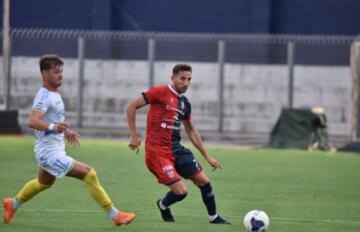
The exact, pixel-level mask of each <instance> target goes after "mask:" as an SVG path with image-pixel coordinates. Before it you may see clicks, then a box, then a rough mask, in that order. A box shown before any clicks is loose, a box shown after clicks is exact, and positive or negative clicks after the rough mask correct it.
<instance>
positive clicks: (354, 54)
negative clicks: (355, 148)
mask: <svg viewBox="0 0 360 232" xmlns="http://www.w3.org/2000/svg"><path fill="white" fill-rule="evenodd" d="M350 66H351V79H352V89H351V104H352V106H351V128H350V136H351V141H352V142H356V141H358V139H359V138H360V128H359V127H360V117H359V116H360V114H359V113H360V112H359V111H360V93H359V88H360V80H359V79H360V36H358V37H357V38H356V39H355V41H354V42H353V43H352V44H351V53H350Z"/></svg>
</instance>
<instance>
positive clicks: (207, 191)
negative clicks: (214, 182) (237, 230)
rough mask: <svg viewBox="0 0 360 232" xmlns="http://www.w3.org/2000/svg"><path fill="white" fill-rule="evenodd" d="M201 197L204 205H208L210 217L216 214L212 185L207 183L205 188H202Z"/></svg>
mask: <svg viewBox="0 0 360 232" xmlns="http://www.w3.org/2000/svg"><path fill="white" fill-rule="evenodd" d="M199 188H200V191H201V196H202V199H203V202H204V204H205V205H206V209H207V211H208V214H209V215H210V216H213V215H215V214H216V203H215V195H214V192H213V190H212V187H211V184H210V183H207V184H206V185H204V186H200V187H199Z"/></svg>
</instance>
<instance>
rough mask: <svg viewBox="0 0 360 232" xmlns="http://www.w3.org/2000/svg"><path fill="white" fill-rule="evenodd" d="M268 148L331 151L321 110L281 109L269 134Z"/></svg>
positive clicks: (324, 117) (324, 118)
mask: <svg viewBox="0 0 360 232" xmlns="http://www.w3.org/2000/svg"><path fill="white" fill-rule="evenodd" d="M268 145H269V147H273V148H301V149H308V148H314V149H324V150H327V149H331V146H330V143H329V140H328V136H327V133H326V116H325V113H324V112H323V110H322V112H321V110H320V111H319V110H317V111H316V110H314V109H283V110H282V111H281V115H280V117H279V119H278V121H277V122H276V124H275V126H274V128H273V129H272V131H271V134H270V141H269V144H268Z"/></svg>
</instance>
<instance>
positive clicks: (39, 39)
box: [0, 0, 360, 146]
mask: <svg viewBox="0 0 360 232" xmlns="http://www.w3.org/2000/svg"><path fill="white" fill-rule="evenodd" d="M0 3H1V6H3V11H1V16H0V18H1V19H2V20H3V21H2V24H1V25H2V31H3V33H2V37H1V42H2V46H3V49H2V54H1V55H2V56H1V60H2V66H1V73H0V75H1V78H0V93H1V94H0V107H1V109H2V114H3V115H4V114H6V115H7V116H3V118H2V120H1V121H2V124H0V126H1V127H2V128H3V132H4V133H10V132H9V131H8V130H9V129H7V128H9V127H12V128H13V131H18V132H19V131H20V130H21V131H22V132H23V133H30V131H29V130H28V129H27V120H28V115H29V112H30V110H31V105H32V101H33V97H34V95H35V93H36V91H37V90H38V88H39V87H40V86H41V76H40V71H39V67H38V60H39V57H40V56H41V55H43V54H50V53H56V54H58V55H60V56H61V57H62V58H63V60H64V62H65V66H64V83H63V85H62V87H61V94H62V97H63V100H64V103H65V108H66V112H67V114H66V116H67V120H68V121H69V122H70V124H72V125H73V126H74V127H76V128H77V129H79V130H80V131H81V133H82V134H85V135H89V136H116V137H121V136H127V135H128V131H127V121H126V119H125V117H124V107H125V106H126V104H128V103H129V101H131V100H132V99H134V98H136V97H138V96H140V94H141V92H143V91H146V90H147V89H148V88H150V87H151V86H155V85H163V84H169V83H170V76H171V69H172V67H173V66H174V65H175V64H177V63H189V64H191V65H192V66H193V80H192V86H191V87H190V89H189V90H188V92H187V93H186V96H187V97H188V98H189V100H190V101H191V102H192V106H193V107H192V108H193V118H194V120H195V123H196V124H197V125H198V129H199V130H200V131H201V132H202V134H203V136H204V138H205V139H209V140H219V141H225V142H226V141H232V142H233V143H234V144H257V145H261V144H266V143H267V141H268V139H269V135H270V133H271V131H272V129H273V128H274V125H275V124H276V122H277V121H278V120H279V117H280V114H281V112H283V111H284V110H288V109H313V108H314V107H320V108H322V109H323V110H324V111H322V112H323V113H321V114H324V115H326V136H327V135H329V138H330V141H331V142H332V143H334V144H336V145H338V146H341V145H343V144H345V143H348V142H351V141H357V139H358V137H359V133H358V131H359V129H358V124H359V123H358V116H357V115H358V110H359V108H360V107H359V103H358V91H357V89H358V78H359V73H360V58H359V51H360V45H359V42H358V41H359V40H358V37H356V36H357V34H359V33H360V27H359V25H360V17H359V9H360V2H359V1H357V0H342V1H338V0H292V1H288V0H223V1H216V0H207V1H203V0H199V1H191V0H181V1H180V0H171V1H169V0H154V1H147V0H131V1H129V0H128V1H126V0H103V1H95V0H52V1H45V0H32V1H28V0H16V1H15V0H2V1H0ZM5 112H7V113H5ZM9 112H12V114H11V116H9V115H10V114H9ZM14 112H15V113H14ZM6 118H7V119H6ZM14 118H16V123H17V124H18V126H9V125H12V122H11V121H12V120H13V119H14ZM137 119H138V125H139V127H140V128H142V129H143V131H144V129H145V119H146V110H145V109H144V110H142V111H141V113H140V114H139V116H138V118H137ZM16 123H15V124H16ZM15 127H16V128H17V129H16V130H15V129H14V128H15ZM288 127H291V125H290V126H289V125H288Z"/></svg>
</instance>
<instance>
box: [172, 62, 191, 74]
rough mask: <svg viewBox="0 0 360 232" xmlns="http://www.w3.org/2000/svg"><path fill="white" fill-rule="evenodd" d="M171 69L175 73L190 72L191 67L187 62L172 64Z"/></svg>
mask: <svg viewBox="0 0 360 232" xmlns="http://www.w3.org/2000/svg"><path fill="white" fill-rule="evenodd" d="M172 71H173V74H176V73H178V72H182V71H189V72H192V68H191V66H190V65H188V64H177V65H175V66H174V68H173V70H172Z"/></svg>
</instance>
